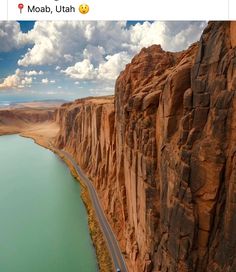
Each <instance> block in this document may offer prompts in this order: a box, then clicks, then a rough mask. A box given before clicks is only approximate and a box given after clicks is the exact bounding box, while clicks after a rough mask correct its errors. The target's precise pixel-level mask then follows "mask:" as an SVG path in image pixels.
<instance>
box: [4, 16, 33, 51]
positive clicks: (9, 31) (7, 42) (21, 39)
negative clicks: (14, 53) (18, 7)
mask: <svg viewBox="0 0 236 272" xmlns="http://www.w3.org/2000/svg"><path fill="white" fill-rule="evenodd" d="M26 43H28V38H27V34H25V33H22V32H21V30H20V24H19V23H18V22H13V21H0V51H1V52H8V51H11V50H12V49H16V48H20V47H22V46H23V45H25V44H26Z"/></svg>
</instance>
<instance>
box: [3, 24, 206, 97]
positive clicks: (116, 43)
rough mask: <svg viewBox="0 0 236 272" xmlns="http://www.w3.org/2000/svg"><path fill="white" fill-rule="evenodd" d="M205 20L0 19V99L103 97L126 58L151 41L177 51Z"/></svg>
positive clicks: (195, 35)
mask: <svg viewBox="0 0 236 272" xmlns="http://www.w3.org/2000/svg"><path fill="white" fill-rule="evenodd" d="M205 25H206V23H205V22H137V21H132V22H115V21H114V22H111V21H106V22H102V21H98V22H84V21H82V22H73V21H65V22H56V21H54V22H43V21H40V22H32V21H29V22H0V101H1V100H2V101H3V100H4V101H5V100H8V99H9V97H10V99H9V100H12V101H14V99H15V100H17V101H18V100H19V99H20V98H22V100H38V99H40V100H41V99H66V100H72V99H75V98H78V97H85V96H98V95H107V94H112V93H113V92H114V84H115V79H116V77H117V76H118V75H119V73H120V71H121V70H123V69H124V68H125V65H126V64H127V63H128V62H130V60H131V59H132V57H133V56H134V55H135V54H137V53H138V52H139V51H140V50H141V49H142V48H143V47H147V46H150V45H152V44H154V43H156V44H161V46H162V47H163V49H165V50H169V51H179V50H183V49H186V48H187V47H188V46H189V45H190V44H191V43H193V42H195V41H196V40H198V39H199V37H200V35H201V33H202V30H203V28H204V27H205Z"/></svg>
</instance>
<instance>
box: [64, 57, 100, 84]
mask: <svg viewBox="0 0 236 272" xmlns="http://www.w3.org/2000/svg"><path fill="white" fill-rule="evenodd" d="M62 72H63V73H65V74H66V75H68V76H70V77H71V78H74V79H84V80H89V79H94V78H96V70H95V69H94V66H93V64H91V63H90V61H89V60H88V59H84V60H83V61H81V62H77V63H76V64H75V65H74V66H70V67H68V68H67V69H66V70H64V71H63V70H62Z"/></svg>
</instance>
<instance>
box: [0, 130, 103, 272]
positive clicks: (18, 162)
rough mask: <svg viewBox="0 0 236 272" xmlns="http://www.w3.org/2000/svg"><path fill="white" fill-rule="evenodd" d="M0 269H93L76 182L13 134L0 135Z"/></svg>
mask: <svg viewBox="0 0 236 272" xmlns="http://www.w3.org/2000/svg"><path fill="white" fill-rule="evenodd" d="M0 271H3V272H95V271H98V268H97V260H96V256H95V250H94V247H93V244H92V241H91V237H90V235H89V230H88V223H87V213H86V209H85V206H84V204H83V202H82V200H81V197H80V185H79V183H78V182H75V181H74V178H73V177H72V176H71V174H70V172H69V170H68V168H67V166H66V165H65V164H64V163H63V162H62V161H61V160H60V159H59V158H58V157H57V156H55V154H54V153H52V152H51V151H49V150H47V149H44V148H42V147H40V146H38V145H36V144H35V143H34V142H33V141H32V140H30V139H26V138H22V137H20V136H18V135H10V136H1V137H0Z"/></svg>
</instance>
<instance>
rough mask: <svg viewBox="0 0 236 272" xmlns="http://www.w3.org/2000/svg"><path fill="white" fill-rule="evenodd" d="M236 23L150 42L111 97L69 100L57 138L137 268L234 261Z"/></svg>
mask: <svg viewBox="0 0 236 272" xmlns="http://www.w3.org/2000/svg"><path fill="white" fill-rule="evenodd" d="M235 37H236V23H235V22H234V23H230V22H218V23H217V22H212V23H209V25H208V27H207V28H206V29H205V31H204V33H203V35H202V37H201V40H200V42H199V43H198V44H195V45H192V46H191V47H190V48H189V49H188V50H186V51H184V52H180V53H169V52H164V51H163V50H162V49H161V48H160V46H151V47H149V48H147V49H143V50H142V51H141V52H140V53H139V54H138V55H137V56H135V57H134V59H133V60H132V62H131V63H130V64H129V65H127V66H126V69H125V70H124V71H123V72H122V73H121V74H120V76H119V78H118V79H117V82H116V89H115V100H114V102H113V98H107V99H105V98H96V99H95V98H93V99H92V98H91V99H83V100H77V101H76V102H74V103H70V104H65V105H63V106H62V107H61V108H59V110H58V112H57V120H58V122H59V124H60V132H59V134H58V137H57V140H56V145H57V146H58V147H59V148H64V149H66V150H67V151H69V152H70V153H71V154H72V155H73V156H74V157H75V158H76V160H77V161H78V163H79V164H80V165H81V166H82V168H83V169H84V170H85V172H86V173H87V174H88V176H90V177H91V179H92V180H93V181H94V184H95V186H96V188H97V190H98V193H99V195H100V198H101V200H102V203H103V207H104V209H105V211H106V213H107V215H108V218H109V221H110V223H111V225H112V226H113V229H114V230H115V232H116V234H117V237H118V239H119V241H120V245H121V247H122V250H123V251H124V252H125V254H126V259H127V264H128V266H129V270H130V271H145V272H149V271H161V272H165V271H183V272H185V271H186V272H187V271H189V272H190V271H199V272H200V271H209V272H210V271H217V272H221V271H222V272H223V271H224V272H225V271H235V270H236V254H235V252H236V239H235V233H234V232H235V229H236V204H235V203H236V98H235V90H236V40H235Z"/></svg>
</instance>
